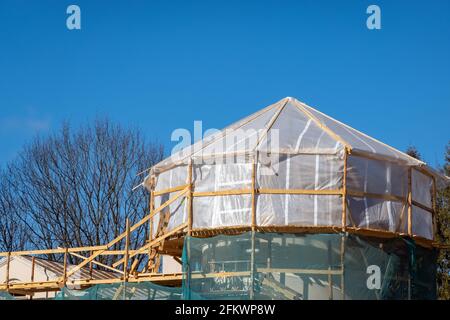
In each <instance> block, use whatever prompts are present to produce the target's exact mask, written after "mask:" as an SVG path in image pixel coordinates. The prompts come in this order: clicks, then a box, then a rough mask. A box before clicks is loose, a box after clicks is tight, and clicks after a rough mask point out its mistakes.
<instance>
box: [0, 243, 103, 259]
mask: <svg viewBox="0 0 450 320" xmlns="http://www.w3.org/2000/svg"><path fill="white" fill-rule="evenodd" d="M106 248H107V247H106V245H103V246H89V247H76V248H69V249H68V251H69V252H83V251H91V250H102V249H106ZM64 252H65V249H64V248H59V249H44V250H26V251H13V252H10V254H11V256H12V257H14V256H31V255H48V254H64ZM7 255H8V252H1V253H0V257H6V256H7Z"/></svg>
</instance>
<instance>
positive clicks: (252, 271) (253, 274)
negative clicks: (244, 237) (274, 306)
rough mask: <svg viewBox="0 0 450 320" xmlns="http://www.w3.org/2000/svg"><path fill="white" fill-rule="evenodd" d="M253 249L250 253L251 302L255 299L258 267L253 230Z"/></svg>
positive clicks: (253, 232)
mask: <svg viewBox="0 0 450 320" xmlns="http://www.w3.org/2000/svg"><path fill="white" fill-rule="evenodd" d="M251 248H252V251H251V253H250V277H251V279H250V300H253V299H255V277H256V270H255V268H256V266H255V231H253V230H252V236H251Z"/></svg>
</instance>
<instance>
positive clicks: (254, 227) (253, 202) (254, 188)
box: [252, 159, 257, 232]
mask: <svg viewBox="0 0 450 320" xmlns="http://www.w3.org/2000/svg"><path fill="white" fill-rule="evenodd" d="M256 192H257V191H256V159H253V163H252V232H255V230H256Z"/></svg>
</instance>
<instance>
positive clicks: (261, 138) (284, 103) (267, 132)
mask: <svg viewBox="0 0 450 320" xmlns="http://www.w3.org/2000/svg"><path fill="white" fill-rule="evenodd" d="M288 102H289V98H288V99H284V100H283V104H282V105H281V107H280V109H279V110H278V111H277V112H276V113H275V114H274V116H273V117H272V119H270V121H269V123H268V125H267V126H266V129H265V131H264V132H263V134H262V135H261V136H259V137H258V141H257V142H256V145H255V148H254V149H253V150H257V149H258V147H259V144H260V143H261V141H263V139H264V138H265V137H266V136H267V135H268V134H269V131H270V129H271V128H272V126H273V124H274V123H275V121H276V120H277V119H278V117H279V116H280V114H281V111H283V109H284V107H286V105H287V103H288Z"/></svg>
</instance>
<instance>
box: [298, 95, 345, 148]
mask: <svg viewBox="0 0 450 320" xmlns="http://www.w3.org/2000/svg"><path fill="white" fill-rule="evenodd" d="M290 99H292V102H293V103H294V105H295V106H296V107H297V108H298V109H299V111H300V112H302V113H303V114H305V115H306V116H307V117H308V118H310V119H311V120H313V121H314V122H315V123H316V125H318V126H319V127H320V128H321V129H322V130H324V131H325V132H326V133H327V134H328V135H329V136H331V138H333V139H334V140H336V141H338V142H340V143H342V144H343V145H344V146H345V147H346V148H347V149H348V150H350V151H351V150H352V145H351V144H350V143H348V142H347V141H346V140H345V139H343V138H342V137H341V136H340V135H338V134H337V133H336V132H334V131H333V130H332V129H330V128H329V127H328V126H327V125H326V124H325V123H324V122H323V121H321V120H320V119H318V118H317V117H315V116H314V115H313V114H312V113H311V112H309V111H308V110H306V109H305V106H308V105H306V104H305V103H303V102H301V101H299V100H297V99H296V98H290ZM308 107H309V106H308ZM313 109H314V108H313ZM314 110H315V109H314Z"/></svg>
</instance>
